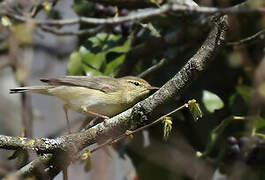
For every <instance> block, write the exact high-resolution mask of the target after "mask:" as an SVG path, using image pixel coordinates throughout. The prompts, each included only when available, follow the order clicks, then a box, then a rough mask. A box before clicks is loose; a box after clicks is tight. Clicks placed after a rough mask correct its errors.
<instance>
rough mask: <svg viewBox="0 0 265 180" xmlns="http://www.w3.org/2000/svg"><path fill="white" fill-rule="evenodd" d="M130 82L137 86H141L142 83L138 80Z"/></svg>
mask: <svg viewBox="0 0 265 180" xmlns="http://www.w3.org/2000/svg"><path fill="white" fill-rule="evenodd" d="M130 83H132V84H134V85H135V86H140V83H139V82H137V81H130Z"/></svg>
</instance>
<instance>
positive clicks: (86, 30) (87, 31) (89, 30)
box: [40, 26, 104, 36]
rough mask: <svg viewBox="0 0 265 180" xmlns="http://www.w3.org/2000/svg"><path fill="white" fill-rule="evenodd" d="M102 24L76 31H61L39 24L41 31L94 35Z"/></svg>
mask: <svg viewBox="0 0 265 180" xmlns="http://www.w3.org/2000/svg"><path fill="white" fill-rule="evenodd" d="M103 27H104V26H98V27H96V28H92V29H82V30H78V31H62V30H58V29H55V28H51V27H48V26H40V28H41V29H42V30H43V31H46V32H49V33H52V34H56V35H59V36H76V35H77V36H79V35H84V34H85V35H94V34H96V33H98V32H100V31H101V30H102V29H103Z"/></svg>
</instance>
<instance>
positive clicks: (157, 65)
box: [138, 59, 168, 78]
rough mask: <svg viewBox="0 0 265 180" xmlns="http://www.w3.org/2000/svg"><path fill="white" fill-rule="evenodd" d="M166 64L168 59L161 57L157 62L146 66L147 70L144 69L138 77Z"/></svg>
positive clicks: (144, 75)
mask: <svg viewBox="0 0 265 180" xmlns="http://www.w3.org/2000/svg"><path fill="white" fill-rule="evenodd" d="M166 64H168V60H167V59H161V60H160V61H159V63H157V64H155V65H153V66H152V67H150V68H148V69H147V70H145V71H144V72H142V73H141V74H139V75H138V77H140V78H143V77H146V76H147V75H148V74H150V73H153V72H154V71H156V70H158V69H160V68H161V67H162V66H164V65H166Z"/></svg>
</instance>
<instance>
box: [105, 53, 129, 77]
mask: <svg viewBox="0 0 265 180" xmlns="http://www.w3.org/2000/svg"><path fill="white" fill-rule="evenodd" d="M124 59H125V54H123V55H120V56H118V57H117V58H115V59H114V60H112V61H111V62H110V63H108V64H107V65H106V68H105V70H104V74H105V75H110V74H111V73H112V72H114V71H115V69H117V67H118V66H119V65H120V64H121V63H122V62H123V61H124Z"/></svg>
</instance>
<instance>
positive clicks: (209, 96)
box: [202, 90, 224, 113]
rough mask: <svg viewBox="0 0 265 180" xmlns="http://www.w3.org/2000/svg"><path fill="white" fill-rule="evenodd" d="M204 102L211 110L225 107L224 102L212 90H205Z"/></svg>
mask: <svg viewBox="0 0 265 180" xmlns="http://www.w3.org/2000/svg"><path fill="white" fill-rule="evenodd" d="M202 102H203V104H204V106H205V107H206V109H207V110H208V111H209V112H211V113H212V112H214V111H215V110H218V109H221V108H223V107H224V103H223V101H222V100H221V98H219V97H218V96H217V95H216V94H214V93H212V92H210V91H206V90H204V91H203V95H202Z"/></svg>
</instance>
